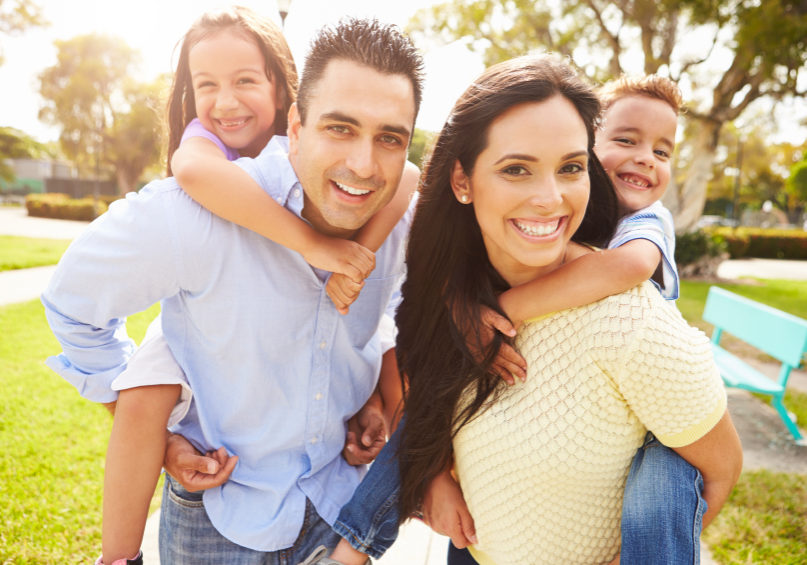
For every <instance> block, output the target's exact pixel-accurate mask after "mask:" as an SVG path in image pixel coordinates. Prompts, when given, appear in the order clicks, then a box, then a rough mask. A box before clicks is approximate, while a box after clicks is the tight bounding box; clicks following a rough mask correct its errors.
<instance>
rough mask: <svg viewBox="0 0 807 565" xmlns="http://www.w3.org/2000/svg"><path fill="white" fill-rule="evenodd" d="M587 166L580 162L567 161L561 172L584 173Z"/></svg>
mask: <svg viewBox="0 0 807 565" xmlns="http://www.w3.org/2000/svg"><path fill="white" fill-rule="evenodd" d="M585 170H586V168H585V167H584V166H583V165H581V164H580V163H567V164H566V165H563V167H561V169H560V172H561V173H564V174H575V173H582V172H584V171H585Z"/></svg>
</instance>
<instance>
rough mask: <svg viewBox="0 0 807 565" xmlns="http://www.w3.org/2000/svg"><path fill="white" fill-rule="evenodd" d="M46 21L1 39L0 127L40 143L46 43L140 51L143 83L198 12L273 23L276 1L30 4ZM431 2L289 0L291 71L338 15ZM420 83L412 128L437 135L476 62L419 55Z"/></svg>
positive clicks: (411, 9) (409, 10) (51, 57)
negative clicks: (238, 11)
mask: <svg viewBox="0 0 807 565" xmlns="http://www.w3.org/2000/svg"><path fill="white" fill-rule="evenodd" d="M36 3H37V4H39V5H40V6H42V7H43V11H44V15H45V18H46V19H47V20H48V21H49V22H50V23H51V25H50V26H48V27H46V28H43V29H30V30H28V31H26V32H25V33H24V34H23V35H21V36H18V37H8V36H2V37H0V46H2V49H3V52H4V54H5V58H6V59H5V63H4V64H3V65H2V66H0V85H2V86H0V93H2V94H0V100H2V104H0V126H10V127H14V128H17V129H19V130H22V131H23V132H25V133H27V134H28V135H31V136H32V137H34V138H35V139H37V140H39V141H42V142H47V141H51V140H56V139H58V136H59V130H58V129H57V128H56V127H52V126H48V125H46V124H43V123H41V122H40V121H39V119H38V117H37V116H38V112H39V108H40V107H41V105H42V99H41V98H40V97H39V94H38V90H39V85H38V79H37V77H38V75H39V73H41V72H42V71H43V70H44V69H45V68H47V67H50V66H52V65H54V64H55V63H56V48H55V47H54V45H53V41H54V40H57V39H61V40H65V39H71V38H73V37H76V36H78V35H84V34H88V33H103V34H108V35H113V36H117V37H120V38H121V39H123V40H124V41H125V42H126V43H127V44H128V45H129V46H130V47H132V48H134V49H136V50H137V51H139V52H140V53H141V57H142V59H141V65H140V69H139V75H138V76H137V77H136V78H138V79H140V80H143V81H148V80H151V79H153V78H154V77H156V76H157V75H159V74H160V73H171V72H173V64H174V61H175V58H176V53H175V50H174V48H175V46H176V44H177V42H178V41H179V40H180V39H181V38H182V35H183V34H184V33H185V31H186V30H187V29H188V27H190V25H191V24H192V23H193V21H194V20H195V19H196V18H197V17H198V16H199V15H201V14H202V13H203V12H205V11H207V10H210V9H215V8H220V7H223V6H228V5H231V4H234V3H235V4H239V5H243V6H247V7H250V8H252V9H253V10H255V11H256V12H258V13H260V14H263V15H266V16H268V17H271V18H273V19H275V21H276V22H277V23H280V16H279V15H278V12H277V5H276V3H275V0H263V1H253V0H237V1H233V0H231V1H229V2H228V1H221V0H137V1H134V2H132V1H130V0H127V1H123V0H105V1H102V0H70V1H69V2H65V1H64V0H36ZM434 3H436V0H406V1H389V0H293V1H292V3H291V7H290V9H289V14H288V17H287V18H286V23H285V27H284V34H285V36H286V38H287V41H288V42H289V46H290V48H291V51H292V54H293V55H294V58H295V62H296V63H297V67H298V69H301V68H302V62H303V58H304V57H305V53H306V50H307V48H308V44H309V41H310V39H311V37H312V36H313V35H314V33H315V32H316V30H318V29H319V28H320V27H321V26H323V25H325V24H327V23H332V22H335V21H337V20H338V19H339V18H340V17H342V16H345V15H351V16H372V17H376V18H378V19H379V20H382V21H386V22H390V23H395V24H398V25H399V26H401V27H404V26H406V24H407V22H408V21H409V18H410V17H411V16H412V15H413V14H414V13H415V12H416V11H417V10H418V9H419V8H422V7H426V6H429V5H431V4H434ZM424 60H425V67H426V77H427V79H426V84H425V88H424V100H423V105H422V107H421V110H420V115H419V117H418V122H417V126H418V127H420V128H423V129H428V130H431V131H438V130H439V129H440V128H441V127H442V125H443V121H444V120H445V117H446V115H447V114H448V111H449V110H450V109H451V106H452V105H453V103H454V101H455V100H456V99H457V98H458V97H459V95H460V94H461V93H462V91H463V90H464V89H465V87H466V86H467V85H468V84H470V83H471V81H472V80H473V79H474V78H475V77H476V76H477V75H478V74H479V73H480V72H481V71H482V69H483V65H482V63H481V61H480V60H479V58H478V57H477V56H475V55H473V54H472V53H470V51H468V50H467V49H466V48H465V47H464V46H462V45H459V44H453V45H448V46H445V47H441V48H436V49H430V50H429V52H428V53H425V54H424Z"/></svg>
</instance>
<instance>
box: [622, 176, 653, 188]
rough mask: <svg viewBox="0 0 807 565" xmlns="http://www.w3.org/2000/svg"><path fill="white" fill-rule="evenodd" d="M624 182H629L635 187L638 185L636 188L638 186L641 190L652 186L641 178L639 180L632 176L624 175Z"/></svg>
mask: <svg viewBox="0 0 807 565" xmlns="http://www.w3.org/2000/svg"><path fill="white" fill-rule="evenodd" d="M622 180H624V181H625V182H629V183H631V184H634V185H636V186H638V187H640V188H647V187H648V186H650V184H649V183H648V182H646V181H644V180H643V179H640V178H637V177H634V176H631V175H622Z"/></svg>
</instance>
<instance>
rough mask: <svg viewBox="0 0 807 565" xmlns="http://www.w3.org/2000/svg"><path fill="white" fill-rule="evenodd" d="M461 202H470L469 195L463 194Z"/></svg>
mask: <svg viewBox="0 0 807 565" xmlns="http://www.w3.org/2000/svg"><path fill="white" fill-rule="evenodd" d="M460 202H462V203H463V204H468V195H467V194H463V195H462V196H460Z"/></svg>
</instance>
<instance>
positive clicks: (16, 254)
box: [0, 235, 70, 271]
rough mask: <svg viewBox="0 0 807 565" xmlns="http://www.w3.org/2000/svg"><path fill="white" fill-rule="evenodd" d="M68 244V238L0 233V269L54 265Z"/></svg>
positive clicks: (8, 269)
mask: <svg viewBox="0 0 807 565" xmlns="http://www.w3.org/2000/svg"><path fill="white" fill-rule="evenodd" d="M68 245H70V240H69V239H44V238H34V237H18V236H15V235H0V271H10V270H13V269H27V268H29V267H41V266H43V265H55V264H56V263H58V262H59V258H60V257H61V256H62V254H63V253H64V250H65V249H67V246H68Z"/></svg>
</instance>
